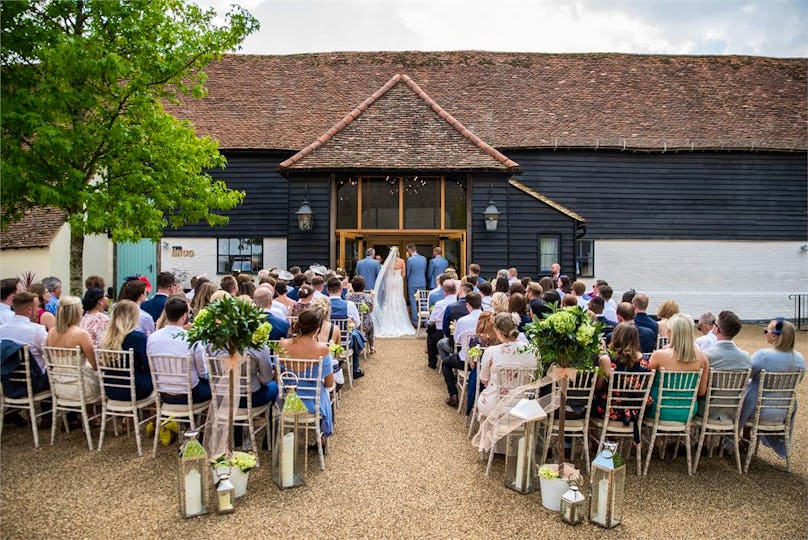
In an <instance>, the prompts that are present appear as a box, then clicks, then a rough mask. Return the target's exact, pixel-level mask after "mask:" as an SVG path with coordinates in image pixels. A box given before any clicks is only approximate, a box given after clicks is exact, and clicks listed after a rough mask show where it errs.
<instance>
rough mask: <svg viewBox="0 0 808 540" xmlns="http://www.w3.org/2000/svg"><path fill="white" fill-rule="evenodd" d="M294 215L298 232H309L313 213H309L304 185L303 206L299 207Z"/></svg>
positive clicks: (307, 190)
mask: <svg viewBox="0 0 808 540" xmlns="http://www.w3.org/2000/svg"><path fill="white" fill-rule="evenodd" d="M295 215H297V226H298V227H299V228H300V230H301V231H310V230H311V228H312V221H313V218H314V212H312V211H311V206H309V186H308V184H307V185H306V196H305V198H304V199H303V204H302V205H301V206H300V209H299V210H298V211H297V212H296V213H295Z"/></svg>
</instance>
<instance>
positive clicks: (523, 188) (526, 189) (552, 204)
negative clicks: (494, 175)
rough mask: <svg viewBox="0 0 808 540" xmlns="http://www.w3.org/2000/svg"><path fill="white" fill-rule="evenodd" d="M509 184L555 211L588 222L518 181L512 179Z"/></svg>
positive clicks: (576, 213)
mask: <svg viewBox="0 0 808 540" xmlns="http://www.w3.org/2000/svg"><path fill="white" fill-rule="evenodd" d="M508 183H509V184H510V185H512V186H513V187H515V188H516V189H518V190H520V191H523V192H525V193H527V194H528V195H530V196H531V197H533V198H534V199H536V200H539V201H541V202H543V203H544V204H546V205H547V206H550V207H551V208H554V209H555V210H558V211H559V212H561V213H562V214H564V215H565V216H568V217H571V218H572V219H574V220H576V221H586V218H585V217H583V216H582V215H581V214H579V213H578V212H574V211H572V210H570V209H569V208H567V207H566V206H564V205H563V204H560V203H557V202H555V201H554V200H553V199H551V198H550V197H548V196H547V195H544V194H542V193H539V192H538V191H536V190H535V189H532V188H529V187H528V186H526V185H525V184H523V183H522V182H519V181H518V180H514V179H513V178H510V179H508Z"/></svg>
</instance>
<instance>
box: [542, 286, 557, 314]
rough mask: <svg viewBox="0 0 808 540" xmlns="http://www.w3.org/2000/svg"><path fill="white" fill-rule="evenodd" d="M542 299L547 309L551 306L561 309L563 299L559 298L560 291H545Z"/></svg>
mask: <svg viewBox="0 0 808 540" xmlns="http://www.w3.org/2000/svg"><path fill="white" fill-rule="evenodd" d="M541 299H542V301H543V302H544V304H545V305H546V306H547V309H549V307H550V306H551V305H553V306H556V307H561V297H560V296H558V291H556V290H555V289H550V290H549V291H547V290H546V291H544V292H543V293H542V295H541Z"/></svg>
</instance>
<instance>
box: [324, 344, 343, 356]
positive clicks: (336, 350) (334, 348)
mask: <svg viewBox="0 0 808 540" xmlns="http://www.w3.org/2000/svg"><path fill="white" fill-rule="evenodd" d="M328 352H330V353H331V356H340V355H341V354H343V353H344V352H345V347H343V346H342V345H340V344H339V343H335V344H332V345H329V346H328Z"/></svg>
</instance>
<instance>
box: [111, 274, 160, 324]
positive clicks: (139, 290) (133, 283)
mask: <svg viewBox="0 0 808 540" xmlns="http://www.w3.org/2000/svg"><path fill="white" fill-rule="evenodd" d="M118 300H129V301H131V302H134V303H135V305H137V306H138V328H139V329H140V331H141V332H143V333H144V334H145V335H147V336H148V335H149V334H151V333H152V332H154V319H152V316H151V315H150V314H148V313H146V312H145V311H143V310H142V309H140V306H141V304H143V302H145V301H146V283H145V282H143V281H141V280H140V279H139V278H137V277H129V278H126V281H125V282H124V284H123V285H121V290H120V291H119V292H118Z"/></svg>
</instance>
